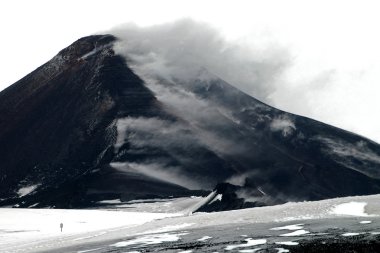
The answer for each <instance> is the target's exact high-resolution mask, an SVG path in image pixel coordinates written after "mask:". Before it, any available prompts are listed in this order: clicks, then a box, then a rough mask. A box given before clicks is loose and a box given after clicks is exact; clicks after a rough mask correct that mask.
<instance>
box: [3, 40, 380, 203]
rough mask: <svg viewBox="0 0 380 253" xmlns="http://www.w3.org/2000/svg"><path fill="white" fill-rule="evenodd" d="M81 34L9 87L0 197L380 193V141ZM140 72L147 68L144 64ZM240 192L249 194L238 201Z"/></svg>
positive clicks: (251, 199) (57, 199) (274, 197)
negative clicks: (153, 64)
mask: <svg viewBox="0 0 380 253" xmlns="http://www.w3.org/2000/svg"><path fill="white" fill-rule="evenodd" d="M115 40H116V38H115V37H114V36H112V35H96V36H89V37H85V38H82V39H80V40H78V41H76V42H74V43H73V44H72V45H71V46H69V47H67V48H66V49H64V50H62V51H61V52H59V54H58V55H57V56H55V57H54V58H53V59H52V60H51V61H49V62H48V63H46V64H44V65H43V66H41V67H39V68H38V69H36V70H35V71H33V72H32V73H30V74H29V75H27V76H26V77H24V78H23V79H21V80H20V81H18V82H16V83H15V84H14V85H12V86H10V87H9V88H7V89H6V90H4V91H3V92H1V93H0V153H1V159H0V182H1V183H0V199H1V201H0V205H15V204H17V206H39V207H43V206H54V207H84V206H92V205H94V204H95V203H96V202H97V201H100V200H104V199H114V198H121V199H123V200H129V199H136V198H144V197H167V196H183V195H191V194H201V193H202V191H210V190H212V189H214V187H215V186H216V185H217V184H220V183H224V182H228V183H229V184H231V185H234V186H232V187H218V188H217V190H218V191H221V192H220V194H222V195H223V191H225V190H227V191H228V194H227V195H226V194H225V195H223V196H228V197H224V198H223V197H222V198H221V199H220V200H219V199H218V200H217V201H219V202H220V203H222V202H223V204H221V205H219V206H218V205H217V203H219V202H216V204H215V203H214V208H211V209H212V210H225V209H233V208H241V207H245V206H261V205H272V204H277V203H283V202H286V201H297V200H317V199H325V198H331V197H338V196H349V195H365V194H373V193H379V192H380V180H379V178H380V146H379V145H378V144H376V143H374V142H372V141H370V140H368V139H365V138H363V137H360V136H358V135H355V134H352V133H349V132H347V131H344V130H341V129H338V128H335V127H332V126H329V125H326V124H323V123H320V122H317V121H314V120H311V119H307V118H304V117H300V116H296V115H293V114H289V113H286V112H283V111H280V110H277V109H275V108H273V107H270V106H268V105H266V104H263V103H262V102H260V101H258V100H256V99H254V98H252V97H250V96H248V95H247V94H245V93H243V92H241V91H239V90H238V89H236V88H235V87H233V86H231V85H230V84H228V83H226V82H225V81H223V80H222V79H220V78H219V77H217V76H214V75H213V74H212V73H209V72H208V71H207V69H204V68H202V67H200V68H199V72H198V74H197V75H195V76H194V78H191V79H189V80H186V81H184V80H172V79H169V78H168V79H165V78H158V77H157V76H155V75H154V73H152V75H149V76H144V75H142V74H141V73H140V72H139V70H138V67H134V64H133V62H129V61H126V60H125V59H124V58H123V57H121V56H119V55H116V54H115V53H114V51H113V49H112V44H113V42H114V41H115ZM139 73H140V74H139ZM239 203H240V204H239Z"/></svg>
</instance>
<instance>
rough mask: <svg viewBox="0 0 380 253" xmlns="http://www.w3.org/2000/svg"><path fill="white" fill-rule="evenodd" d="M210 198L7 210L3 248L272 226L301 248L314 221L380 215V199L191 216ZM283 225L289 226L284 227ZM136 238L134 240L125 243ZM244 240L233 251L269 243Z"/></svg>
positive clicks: (365, 220)
mask: <svg viewBox="0 0 380 253" xmlns="http://www.w3.org/2000/svg"><path fill="white" fill-rule="evenodd" d="M214 195H215V194H214ZM209 198H210V196H209V197H208V199H209ZM213 198H215V196H213ZM205 199H206V198H199V197H197V198H194V197H193V198H180V199H168V200H160V201H158V200H157V201H154V200H150V201H133V202H129V203H119V201H118V200H110V201H109V204H115V205H118V208H119V209H115V208H116V207H115V206H113V208H114V209H110V210H59V209H10V208H4V209H0V249H1V252H39V251H42V250H51V252H59V251H54V250H53V249H57V248H60V247H66V248H67V247H71V246H73V245H81V244H82V245H83V244H86V243H96V242H100V241H112V240H113V241H115V242H114V243H113V244H107V246H108V247H126V246H128V245H138V244H144V243H145V244H147V245H150V244H156V243H157V244H160V243H163V242H168V241H178V240H180V239H181V237H182V236H184V235H187V234H188V233H187V231H190V230H194V229H202V228H205V227H217V226H224V225H229V226H231V225H232V226H235V225H236V226H237V227H238V226H240V225H244V226H247V225H249V224H263V223H270V224H271V226H270V227H269V228H268V231H273V233H277V234H278V236H280V237H281V238H282V240H280V241H278V242H276V243H277V244H278V245H288V246H289V245H297V243H296V242H294V241H293V240H289V238H290V239H291V238H293V237H297V236H298V237H299V236H309V234H312V231H310V229H308V228H307V227H306V226H305V223H306V222H307V221H308V220H311V219H313V220H315V219H317V220H318V219H331V218H341V217H355V219H357V220H356V221H355V224H357V226H374V225H375V224H373V221H376V222H377V221H378V217H379V216H380V195H372V196H362V197H347V198H338V199H330V200H323V201H316V202H300V203H287V204H283V205H278V206H271V207H258V208H250V209H243V210H234V211H227V212H218V213H194V214H192V215H189V214H191V211H190V212H189V210H191V209H192V208H193V207H194V206H198V204H197V203H199V202H204V201H205ZM104 204H107V203H106V202H104ZM160 206H161V209H160V208H159V207H160ZM131 207H133V208H131ZM151 210H155V211H158V210H160V211H164V210H166V211H168V212H166V213H165V212H156V213H152V212H149V211H151ZM60 223H63V232H61V231H60V227H59V225H60ZM284 223H290V224H289V225H285V226H284V225H283V224H284ZM239 224H240V225H239ZM276 224H278V225H277V226H276ZM255 226H256V225H255ZM374 233H376V231H374ZM357 234H358V233H357V232H355V231H347V233H342V237H347V236H355V235H357ZM196 236H197V237H196V238H194V241H198V242H201V243H207V242H208V241H209V240H214V236H213V235H211V234H205V235H196ZM240 236H243V235H240ZM245 236H246V235H245ZM131 237H133V238H132V239H127V240H126V239H125V238H131ZM247 237H248V236H247ZM250 237H252V235H250ZM244 240H245V242H244V243H238V244H236V243H235V244H231V245H230V247H229V249H235V248H244V247H245V248H246V250H248V247H251V246H253V245H255V244H256V243H258V242H260V243H264V239H260V238H245V239H244ZM257 240H261V241H257ZM244 245H248V246H244ZM257 245H258V244H257ZM242 250H244V249H242ZM78 252H79V251H78Z"/></svg>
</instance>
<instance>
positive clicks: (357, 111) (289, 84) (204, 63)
mask: <svg viewBox="0 0 380 253" xmlns="http://www.w3.org/2000/svg"><path fill="white" fill-rule="evenodd" d="M111 33H112V34H115V35H116V36H117V37H119V38H120V39H121V40H120V41H119V42H118V43H117V44H116V45H115V51H116V52H117V53H119V54H121V55H124V56H126V57H127V59H129V60H130V61H133V63H134V64H137V65H138V67H139V70H140V71H142V72H143V74H144V75H147V76H152V75H157V76H159V77H164V78H166V79H169V80H173V79H180V80H189V79H191V78H194V77H196V76H197V75H199V73H201V72H200V71H199V70H200V69H201V68H206V69H207V70H209V71H210V72H212V73H213V74H215V75H217V76H219V77H221V78H222V79H224V80H226V81H227V82H229V83H231V84H232V85H234V86H235V87H237V88H239V89H241V90H243V91H245V92H246V93H248V94H250V95H252V96H253V97H255V98H257V99H259V100H262V101H264V102H266V103H268V104H270V105H273V106H275V107H278V108H280V109H283V110H287V111H290V112H292V113H296V114H300V115H303V116H307V117H311V118H314V119H317V120H320V121H323V122H326V123H329V124H332V125H335V126H338V127H341V128H344V129H347V130H350V131H354V132H356V133H359V134H362V135H365V136H367V137H369V138H372V139H374V140H375V141H377V142H380V132H379V131H378V129H380V121H379V120H377V119H376V117H374V116H373V115H374V114H375V113H376V109H375V108H378V107H379V106H380V102H378V99H377V91H378V90H379V88H378V87H377V85H376V84H377V83H378V82H377V81H378V80H380V76H379V75H378V74H377V73H380V69H379V68H380V66H377V65H373V64H372V65H371V64H370V63H366V62H365V61H364V60H363V59H359V60H360V61H361V62H359V63H352V64H351V63H350V62H349V61H347V64H345V65H344V66H343V65H342V60H341V59H340V60H335V61H331V62H332V63H330V61H329V58H328V57H325V56H324V58H321V59H322V60H323V61H322V62H319V63H315V62H313V61H315V58H308V57H309V56H308V55H306V54H302V53H300V52H298V51H297V50H296V49H295V47H288V45H287V44H286V43H282V41H281V38H280V39H278V38H277V39H276V38H275V37H274V36H272V37H271V36H269V37H271V38H270V39H263V38H259V37H253V38H249V39H246V40H241V41H228V40H226V39H225V38H224V37H223V36H222V35H221V34H220V33H219V31H218V30H217V29H215V28H213V27H212V26H210V25H208V24H206V23H202V22H196V21H193V20H190V19H182V20H179V21H176V22H172V23H167V24H163V25H156V26H150V27H139V26H136V25H134V24H126V25H121V26H119V27H117V28H115V29H113V30H112V31H111ZM262 36H264V37H265V36H266V35H265V34H264V35H262ZM255 39H257V41H260V42H258V43H255ZM263 41H264V43H263ZM284 45H287V46H284ZM315 47H318V46H315ZM310 55H313V53H310ZM355 55H357V54H356V53H353V54H352V57H353V58H351V59H350V61H353V62H354V61H355V59H356V58H355ZM348 56H349V55H348ZM313 57H315V55H314V56H313ZM359 60H358V61H359ZM324 63H326V64H324ZM360 63H362V64H360Z"/></svg>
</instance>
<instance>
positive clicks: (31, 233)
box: [0, 208, 178, 252]
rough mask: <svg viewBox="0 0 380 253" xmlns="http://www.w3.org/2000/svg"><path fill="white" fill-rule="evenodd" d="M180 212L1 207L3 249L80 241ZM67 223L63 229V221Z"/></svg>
mask: <svg viewBox="0 0 380 253" xmlns="http://www.w3.org/2000/svg"><path fill="white" fill-rule="evenodd" d="M177 215H178V214H169V213H167V214H165V213H142V212H122V211H101V210H62V209H21V208H20V209H12V208H1V209H0V249H1V250H0V252H6V251H7V250H9V251H10V252H12V249H14V250H17V249H20V246H21V248H23V247H28V246H27V245H35V244H36V241H41V242H45V241H51V242H52V243H54V241H55V240H58V239H62V238H66V239H70V240H72V241H80V240H85V239H89V238H94V237H98V236H101V235H105V234H106V233H109V232H112V231H117V229H120V228H123V229H125V228H131V227H133V226H137V225H141V224H143V223H146V222H149V221H152V220H155V219H162V218H166V217H173V216H177ZM61 223H62V224H63V229H62V232H61V230H60V224H61Z"/></svg>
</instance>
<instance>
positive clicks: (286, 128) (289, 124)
mask: <svg viewBox="0 0 380 253" xmlns="http://www.w3.org/2000/svg"><path fill="white" fill-rule="evenodd" d="M270 129H271V130H272V131H274V132H277V131H281V132H282V135H283V136H284V137H286V136H288V135H290V134H292V133H293V131H294V130H296V126H295V124H294V122H293V121H292V120H291V119H290V118H289V117H288V116H281V117H278V118H275V119H273V120H272V122H271V123H270Z"/></svg>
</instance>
